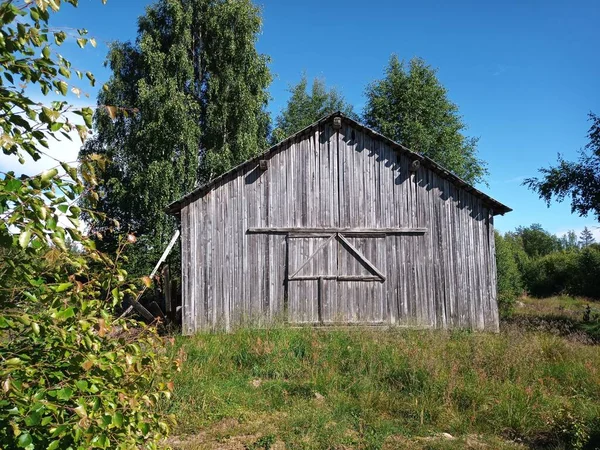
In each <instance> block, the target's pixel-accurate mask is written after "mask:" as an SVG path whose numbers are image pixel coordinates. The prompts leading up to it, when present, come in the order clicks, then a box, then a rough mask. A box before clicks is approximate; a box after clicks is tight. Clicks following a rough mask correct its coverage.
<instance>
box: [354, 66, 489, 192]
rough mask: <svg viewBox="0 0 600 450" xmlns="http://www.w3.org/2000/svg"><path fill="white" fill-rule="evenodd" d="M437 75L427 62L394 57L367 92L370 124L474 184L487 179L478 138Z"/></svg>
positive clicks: (367, 118) (365, 112) (368, 122)
mask: <svg viewBox="0 0 600 450" xmlns="http://www.w3.org/2000/svg"><path fill="white" fill-rule="evenodd" d="M447 94H448V93H447V90H446V89H445V88H444V87H443V86H442V84H441V83H440V82H439V80H438V79H437V77H436V72H435V70H434V69H432V68H431V67H430V66H428V65H427V64H426V63H425V62H424V61H423V60H422V59H419V58H414V59H412V60H411V61H410V62H409V63H408V67H407V65H406V64H405V63H404V62H400V61H399V60H398V57H397V56H395V55H394V56H392V58H391V59H390V62H389V64H388V66H387V68H386V69H385V78H383V79H381V80H378V81H375V82H373V83H371V84H370V85H369V86H368V87H367V90H366V96H367V103H366V106H365V110H364V113H363V115H364V120H365V122H366V124H367V125H368V126H370V127H372V128H373V129H375V130H377V131H378V132H380V133H381V134H383V135H384V136H387V137H389V138H392V139H394V140H396V141H397V142H399V143H401V144H403V145H404V146H406V147H408V148H409V149H411V150H413V151H416V152H419V153H421V154H423V155H426V156H428V157H430V158H431V159H433V160H434V161H436V162H438V163H439V164H441V165H442V166H444V167H445V168H446V169H448V170H451V171H452V172H454V173H455V174H456V175H458V176H459V177H461V178H462V179H464V180H466V181H467V182H469V183H472V184H473V183H476V182H481V181H483V179H484V177H485V176H486V174H487V170H486V168H485V164H484V163H483V162H482V161H481V160H480V159H478V158H477V139H475V138H470V137H466V136H465V135H464V134H463V132H464V130H465V128H466V125H465V124H464V123H463V121H462V118H461V117H460V115H459V113H458V107H457V106H456V105H455V104H454V103H452V102H451V101H450V100H449V99H448V95H447Z"/></svg>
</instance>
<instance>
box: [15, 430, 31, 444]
mask: <svg viewBox="0 0 600 450" xmlns="http://www.w3.org/2000/svg"><path fill="white" fill-rule="evenodd" d="M32 443H33V439H32V438H31V435H30V434H29V432H28V431H24V432H23V433H21V434H20V435H19V439H18V440H17V445H18V446H19V447H21V448H26V447H28V446H29V445H31V444H32Z"/></svg>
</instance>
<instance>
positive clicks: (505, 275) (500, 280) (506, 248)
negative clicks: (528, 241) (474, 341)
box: [495, 232, 523, 317]
mask: <svg viewBox="0 0 600 450" xmlns="http://www.w3.org/2000/svg"><path fill="white" fill-rule="evenodd" d="M495 237H496V270H497V273H498V277H497V289H498V294H497V298H498V309H499V311H500V315H501V316H502V317H507V316H510V315H511V313H512V310H513V308H514V304H515V301H516V299H517V297H518V296H519V295H520V294H521V292H522V291H523V282H522V279H521V273H520V271H519V266H518V263H517V251H518V248H517V247H516V245H515V244H514V242H513V241H512V240H510V239H509V238H507V237H503V236H502V235H501V234H500V233H498V232H496V233H495Z"/></svg>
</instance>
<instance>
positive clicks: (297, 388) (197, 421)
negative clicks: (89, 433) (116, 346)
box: [168, 326, 600, 449]
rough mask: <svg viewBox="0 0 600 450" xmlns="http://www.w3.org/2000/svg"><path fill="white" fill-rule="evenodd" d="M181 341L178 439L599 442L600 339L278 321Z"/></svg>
mask: <svg viewBox="0 0 600 450" xmlns="http://www.w3.org/2000/svg"><path fill="white" fill-rule="evenodd" d="M177 346H178V348H180V349H181V351H182V352H184V353H185V355H186V360H185V363H184V365H183V370H182V371H181V373H179V374H178V376H177V378H176V379H175V380H174V381H175V386H176V387H175V393H174V399H173V401H172V403H171V404H170V405H169V406H168V408H169V409H170V410H171V411H172V412H173V413H174V414H175V415H176V417H177V419H178V428H177V429H176V430H175V431H176V432H175V434H176V435H177V438H176V439H174V440H172V441H171V444H172V445H173V446H174V447H175V448H182V449H184V448H185V449H192V448H214V447H216V446H218V447H219V448H240V449H244V448H249V449H258V448H261V449H262V448H273V449H275V448H288V449H328V448H338V449H350V448H357V449H358V448H360V449H363V448H364V449H371V448H372V449H377V448H384V449H388V448H389V449H391V448H409V449H411V448H414V449H450V448H452V449H458V448H538V447H539V448H565V449H566V448H596V447H599V448H600V419H599V418H600V348H599V347H597V346H592V345H585V344H582V343H580V342H577V341H569V340H566V339H564V338H562V337H560V336H555V335H552V334H549V333H545V332H542V333H540V332H532V331H523V330H521V329H519V328H518V327H515V326H508V327H504V329H503V331H502V332H501V333H500V334H487V333H470V332H444V331H415V330H412V331H411V330H377V329H375V330H373V329H338V330H319V329H311V328H309V329H290V328H276V329H264V330H240V331H237V332H235V333H233V334H199V335H196V336H194V337H179V338H178V339H177ZM441 433H449V434H450V435H452V437H453V439H449V438H444V437H443V436H441ZM586 445H587V447H586Z"/></svg>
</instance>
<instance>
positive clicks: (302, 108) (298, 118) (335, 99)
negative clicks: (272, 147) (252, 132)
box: [271, 75, 356, 144]
mask: <svg viewBox="0 0 600 450" xmlns="http://www.w3.org/2000/svg"><path fill="white" fill-rule="evenodd" d="M289 92H290V93H291V94H292V95H291V97H290V99H289V100H288V103H287V105H286V107H285V108H284V109H283V111H281V113H280V114H279V115H278V116H277V119H276V120H275V128H274V130H273V133H272V135H271V143H272V144H276V143H278V142H281V141H282V140H284V139H285V138H286V137H288V136H291V135H292V134H294V133H297V132H298V131H300V130H302V129H303V128H305V127H307V126H309V125H310V124H312V123H314V122H316V121H317V120H319V119H320V118H322V117H323V116H326V115H327V114H331V113H334V112H337V111H341V112H342V113H344V114H345V115H347V116H349V117H356V114H355V113H354V111H353V109H352V105H350V104H349V103H346V101H345V100H344V97H343V96H342V95H341V94H340V93H339V92H338V91H337V90H336V89H330V90H327V88H326V87H325V82H324V81H323V80H320V79H318V78H315V79H314V81H313V84H312V88H311V91H310V93H309V92H308V80H307V79H306V75H303V76H302V79H301V80H300V82H299V83H298V84H297V85H295V86H291V87H290V89H289Z"/></svg>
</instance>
